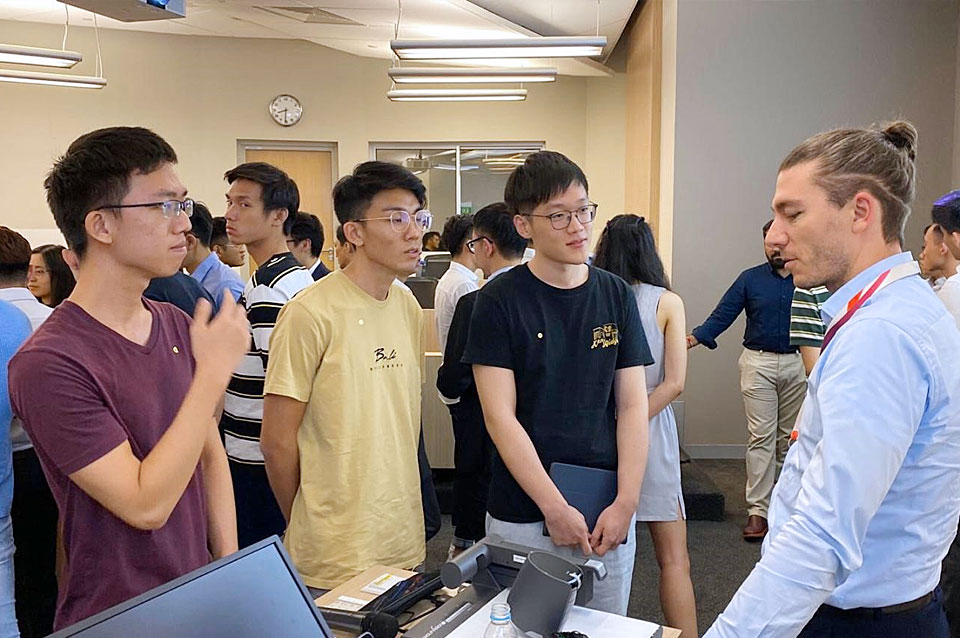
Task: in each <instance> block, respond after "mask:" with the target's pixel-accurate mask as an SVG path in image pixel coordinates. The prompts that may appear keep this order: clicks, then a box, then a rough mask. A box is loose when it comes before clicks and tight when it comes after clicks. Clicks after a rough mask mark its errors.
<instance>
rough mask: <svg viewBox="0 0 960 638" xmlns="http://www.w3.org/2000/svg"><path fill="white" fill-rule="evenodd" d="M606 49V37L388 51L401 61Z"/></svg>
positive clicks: (398, 43)
mask: <svg viewBox="0 0 960 638" xmlns="http://www.w3.org/2000/svg"><path fill="white" fill-rule="evenodd" d="M605 46H607V38H606V37H605V36H599V37H580V36H574V37H570V36H560V37H538V38H510V39H503V40H491V39H484V40H473V39H469V40H422V39H421V40H391V41H390V48H391V49H393V52H394V53H395V54H396V55H397V57H398V58H400V59H401V60H451V59H480V58H569V57H573V58H579V57H597V56H599V55H601V54H602V53H603V48H604V47H605Z"/></svg>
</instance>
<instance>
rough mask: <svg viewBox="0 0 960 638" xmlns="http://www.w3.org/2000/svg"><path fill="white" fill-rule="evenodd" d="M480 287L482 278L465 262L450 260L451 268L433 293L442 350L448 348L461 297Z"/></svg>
mask: <svg viewBox="0 0 960 638" xmlns="http://www.w3.org/2000/svg"><path fill="white" fill-rule="evenodd" d="M479 289H480V278H479V277H478V276H477V273H475V272H473V271H472V270H470V269H469V268H467V267H466V266H464V265H463V264H460V263H457V262H455V261H451V262H450V268H448V269H447V272H445V273H443V277H440V281H439V282H437V289H436V291H435V292H434V293H433V308H434V310H435V312H436V315H437V337H439V339H440V352H444V351H445V350H446V349H447V334H448V333H449V332H450V324H451V323H452V322H453V312H454V311H455V310H456V309H457V302H458V301H460V297H462V296H464V295H465V294H467V293H468V292H473V291H474V290H479Z"/></svg>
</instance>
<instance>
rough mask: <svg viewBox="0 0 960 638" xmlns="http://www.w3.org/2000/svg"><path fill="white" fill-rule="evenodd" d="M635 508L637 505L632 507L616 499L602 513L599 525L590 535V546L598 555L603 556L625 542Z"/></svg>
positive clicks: (598, 521) (598, 520)
mask: <svg viewBox="0 0 960 638" xmlns="http://www.w3.org/2000/svg"><path fill="white" fill-rule="evenodd" d="M635 510H636V507H634V508H630V507H627V506H625V505H622V504H621V503H620V502H619V501H614V502H613V503H611V504H610V506H609V507H607V509H605V510H603V511H602V512H601V513H600V518H598V519H597V526H596V527H595V528H594V529H593V534H591V535H590V546H591V547H592V548H593V551H595V552H596V553H597V555H598V556H603V555H604V554H606V553H607V552H608V551H610V550H611V549H613V548H615V547H617V545H619V544H620V543H622V542H623V540H624V539H625V538H626V537H627V534H628V533H629V531H630V521H632V520H633V513H634V511H635Z"/></svg>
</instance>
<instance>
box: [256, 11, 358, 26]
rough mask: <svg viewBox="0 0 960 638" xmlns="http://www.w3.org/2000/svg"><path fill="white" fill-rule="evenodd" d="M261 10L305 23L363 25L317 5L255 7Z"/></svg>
mask: <svg viewBox="0 0 960 638" xmlns="http://www.w3.org/2000/svg"><path fill="white" fill-rule="evenodd" d="M256 8H257V9H260V10H261V11H266V12H267V13H272V14H273V15H277V16H280V17H282V18H288V19H290V20H296V21H297V22H303V23H305V24H349V25H354V26H363V25H362V24H361V23H359V22H355V21H353V20H351V19H350V18H345V17H343V16H340V15H337V14H336V13H330V12H329V11H325V10H323V9H320V8H318V7H274V6H271V7H256Z"/></svg>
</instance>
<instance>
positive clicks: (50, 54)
mask: <svg viewBox="0 0 960 638" xmlns="http://www.w3.org/2000/svg"><path fill="white" fill-rule="evenodd" d="M82 59H83V56H82V55H80V54H79V53H77V52H76V51H61V50H60V49H41V48H39V47H25V46H20V45H19V44H0V62H3V63H4V64H33V65H36V66H54V67H60V68H62V69H69V68H70V67H72V66H73V65H75V64H76V63H77V62H80V61H81V60H82Z"/></svg>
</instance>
